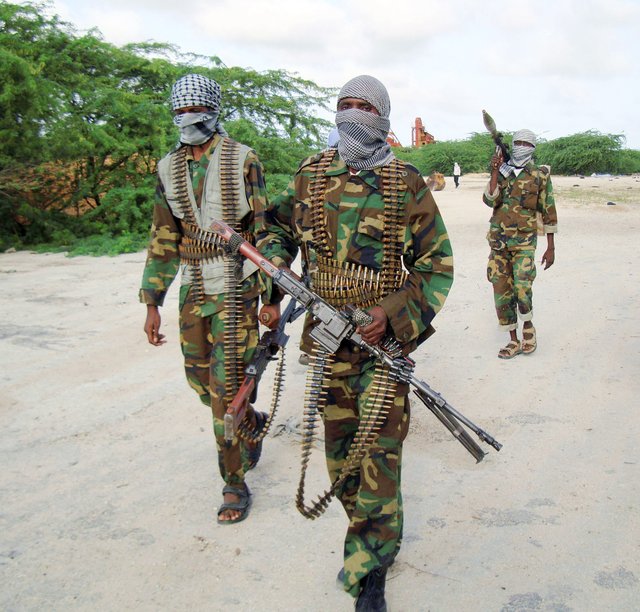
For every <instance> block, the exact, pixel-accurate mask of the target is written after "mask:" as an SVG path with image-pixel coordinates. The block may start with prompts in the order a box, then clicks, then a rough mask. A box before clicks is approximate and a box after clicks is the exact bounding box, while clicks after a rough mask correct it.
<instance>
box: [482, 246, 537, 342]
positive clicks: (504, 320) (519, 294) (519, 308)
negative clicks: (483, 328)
mask: <svg viewBox="0 0 640 612" xmlns="http://www.w3.org/2000/svg"><path fill="white" fill-rule="evenodd" d="M535 277H536V263H535V250H534V249H524V250H517V249H500V250H495V249H492V250H491V253H490V255H489V263H488V265H487V278H488V279H489V281H490V282H491V284H492V285H493V299H494V303H495V306H496V313H497V315H498V323H499V324H500V326H501V327H502V328H504V329H505V330H506V331H512V330H514V329H516V328H517V326H518V315H519V316H520V318H521V319H522V320H523V321H530V320H531V319H532V317H533V291H532V287H533V281H534V279H535Z"/></svg>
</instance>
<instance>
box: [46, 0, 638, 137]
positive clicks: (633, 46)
mask: <svg viewBox="0 0 640 612" xmlns="http://www.w3.org/2000/svg"><path fill="white" fill-rule="evenodd" d="M51 6H52V10H53V12H55V13H57V14H58V15H60V16H61V17H62V19H64V20H65V21H69V22H71V23H72V24H74V25H75V26H76V27H77V28H78V30H80V31H83V30H86V29H88V28H91V27H97V28H98V29H99V30H100V32H101V33H102V35H103V37H104V39H105V40H107V41H108V42H111V43H114V44H117V45H122V44H125V43H127V42H142V41H155V42H167V43H171V44H174V45H177V46H178V47H179V48H180V50H181V51H183V52H194V53H198V54H202V55H217V56H218V57H220V59H222V61H223V62H224V63H225V64H226V65H228V66H241V67H244V68H249V67H250V68H254V69H256V70H267V69H279V68H282V69H286V70H288V71H291V72H295V73H297V74H298V75H299V76H301V77H303V78H306V79H310V80H312V81H314V82H316V83H317V84H319V85H323V86H327V87H340V86H341V85H342V84H344V82H346V81H347V80H348V79H350V78H351V77H353V76H356V75H358V74H371V75H373V76H375V77H377V78H378V79H380V80H381V81H382V82H383V83H384V84H385V85H386V86H387V89H388V90H389V94H390V96H391V109H392V110H391V128H392V130H393V131H394V132H395V134H396V136H397V137H398V138H399V139H400V141H401V142H402V144H403V145H406V146H408V145H410V144H411V128H412V126H413V122H414V119H415V118H416V117H421V118H422V121H423V123H424V125H425V127H426V129H427V130H428V131H429V132H430V133H432V134H433V135H434V136H435V138H436V139H437V140H453V139H463V138H466V137H468V136H469V135H470V134H472V133H473V132H481V131H483V130H484V127H483V124H482V116H481V111H482V109H483V108H485V109H487V110H488V111H489V112H490V113H491V114H492V115H493V117H494V119H495V120H496V122H497V124H498V128H499V129H501V130H503V131H515V130H517V129H519V128H523V127H526V128H529V129H532V130H534V131H535V132H536V133H537V134H538V135H539V136H542V137H543V138H546V139H553V138H558V137H560V136H567V135H569V134H575V133H577V132H584V131H586V130H592V129H593V130H598V131H600V132H603V133H608V134H623V135H625V136H626V138H627V143H626V146H627V147H629V148H634V149H640V120H639V118H638V115H639V111H638V109H639V108H640V93H639V92H640V0H538V1H537V2H531V1H527V2H524V1H516V0H512V1H511V2H502V1H497V0H483V1H478V0H387V1H385V2H383V1H381V0H187V1H186V2H179V1H177V0H101V1H100V2H93V1H87V0H53V1H52V2H51Z"/></svg>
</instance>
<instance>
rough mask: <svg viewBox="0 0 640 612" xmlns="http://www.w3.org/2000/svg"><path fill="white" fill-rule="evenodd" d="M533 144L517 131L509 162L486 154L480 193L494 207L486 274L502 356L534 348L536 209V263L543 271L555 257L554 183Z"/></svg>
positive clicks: (531, 137)
mask: <svg viewBox="0 0 640 612" xmlns="http://www.w3.org/2000/svg"><path fill="white" fill-rule="evenodd" d="M535 148H536V136H535V134H534V133H533V132H532V131H531V130H519V131H517V132H516V133H515V134H514V135H513V147H512V149H513V150H512V152H511V158H510V159H509V161H508V162H506V163H505V162H504V159H503V157H502V153H501V151H500V150H499V149H498V150H497V151H496V153H495V154H494V155H493V157H492V158H491V178H490V180H489V184H488V185H487V188H486V190H485V192H484V194H483V197H482V200H483V202H484V203H485V204H486V205H487V206H490V207H491V208H492V209H493V215H492V216H491V220H490V225H489V233H488V234H487V239H488V241H489V246H490V248H491V252H490V254H489V264H488V266H487V278H488V279H489V281H490V282H491V283H492V284H493V293H494V301H495V306H496V312H497V315H498V322H499V324H500V327H501V328H502V329H504V330H505V331H508V332H509V336H510V339H509V342H508V344H507V345H506V346H505V347H503V348H501V349H500V351H499V352H498V357H500V358H501V359H511V358H512V357H515V356H516V355H518V354H520V353H524V354H529V353H533V351H535V350H536V347H537V339H536V330H535V327H534V326H533V293H532V285H533V281H534V279H535V277H536V264H535V251H536V245H537V238H538V234H537V213H540V214H541V215H542V222H543V231H544V233H545V234H546V236H547V248H546V250H545V252H544V254H543V255H542V260H541V263H542V265H543V266H544V269H545V270H546V269H547V268H550V267H551V266H552V265H553V263H554V261H555V245H554V234H555V233H556V232H557V229H558V215H557V213H556V205H555V200H554V197H553V186H552V184H551V175H550V173H549V169H548V168H546V167H545V166H537V165H536V164H535V163H534V162H533V153H534V151H535ZM518 316H519V317H520V319H521V320H522V321H523V322H524V323H523V329H522V344H521V343H520V340H519V339H518Z"/></svg>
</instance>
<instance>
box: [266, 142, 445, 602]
mask: <svg viewBox="0 0 640 612" xmlns="http://www.w3.org/2000/svg"><path fill="white" fill-rule="evenodd" d="M321 156H322V155H321V154H320V155H316V156H314V157H311V158H309V159H307V160H305V161H304V162H303V163H302V164H301V166H300V168H299V169H298V171H297V173H296V175H295V176H294V178H293V180H292V182H291V183H290V184H289V186H288V188H287V190H286V191H285V192H284V193H283V194H282V195H281V196H280V197H279V198H278V199H276V200H275V201H274V202H273V203H272V205H271V206H270V207H269V208H268V209H267V211H266V214H265V216H264V218H261V219H258V220H257V228H258V232H259V233H258V243H257V246H258V248H259V249H260V251H261V252H262V253H263V254H264V255H265V256H266V257H268V258H269V259H271V260H272V261H273V262H274V263H276V265H281V264H284V265H289V264H290V262H291V261H292V260H293V259H294V257H295V255H296V253H297V249H298V247H302V254H303V259H304V261H305V264H306V265H307V267H309V268H310V269H312V268H313V266H314V258H315V256H316V255H315V254H316V249H315V246H314V244H313V240H314V232H313V226H314V221H313V218H312V213H311V208H312V206H311V202H312V194H311V193H310V191H311V185H312V177H314V175H316V173H317V169H318V163H319V160H320V158H321ZM400 164H401V169H402V171H401V177H402V178H401V180H402V181H404V184H405V186H406V190H405V191H404V195H403V197H402V201H401V204H402V210H403V212H402V214H401V218H400V222H399V224H398V226H397V231H398V233H399V236H398V240H399V242H398V243H399V244H400V245H401V246H400V248H401V256H402V260H403V263H404V266H405V268H406V270H407V271H408V274H407V276H406V280H405V281H404V283H402V285H401V286H400V287H399V289H397V290H396V291H393V292H392V293H389V294H388V295H387V296H386V297H383V298H382V300H381V301H380V302H379V303H378V305H379V306H382V308H383V309H384V311H385V313H386V314H387V317H388V325H389V330H390V332H391V333H392V334H393V335H394V336H395V337H396V338H397V339H398V340H399V342H400V343H401V345H402V347H403V351H404V352H405V353H409V352H411V351H412V350H414V349H415V348H416V347H417V346H418V344H420V343H421V342H422V341H424V340H425V339H426V338H427V337H428V336H429V335H431V334H432V333H433V331H434V330H433V328H432V326H431V321H432V319H433V318H434V316H435V315H436V313H437V312H438V311H439V310H440V308H441V307H442V305H443V303H444V301H445V299H446V297H447V294H448V292H449V289H450V287H451V283H452V281H453V256H452V251H451V246H450V243H449V239H448V236H447V232H446V228H445V226H444V223H443V221H442V218H441V216H440V213H439V211H438V209H437V207H436V204H435V202H434V200H433V196H432V195H431V192H430V191H429V190H428V189H427V187H426V185H425V182H424V180H423V179H422V177H421V176H420V174H419V173H418V172H417V170H416V169H415V168H413V167H412V166H408V165H404V164H402V163H401V162H400ZM381 173H382V168H381V167H376V168H373V169H371V170H361V171H360V172H359V173H358V174H357V175H353V176H351V175H350V173H349V169H348V168H347V167H346V165H345V163H344V162H343V161H342V160H341V159H340V157H339V154H336V155H335V157H334V158H333V161H332V162H331V164H330V165H329V166H328V167H327V168H326V170H325V171H324V175H325V176H326V177H327V183H326V191H325V192H324V198H323V200H322V209H323V213H324V220H325V223H324V225H325V227H326V235H327V238H328V242H329V246H330V248H331V251H332V253H333V258H334V259H335V260H337V261H339V262H349V263H351V264H357V265H361V266H364V267H366V268H370V269H372V270H374V271H380V270H382V269H383V267H384V266H387V265H389V262H388V261H384V260H383V252H384V244H383V224H384V223H383V216H384V209H385V202H384V200H383V197H382V192H383V186H382V184H381ZM263 232H264V233H263ZM327 301H329V302H331V299H328V300H327ZM334 305H336V306H342V305H341V304H334ZM312 325H313V322H312V321H311V320H310V319H309V318H307V320H306V322H305V330H304V332H303V338H302V347H303V350H312V344H313V340H312V339H310V338H309V336H308V332H309V329H310V327H311V326H312ZM373 371H374V361H373V359H372V358H371V357H370V356H369V355H368V353H366V351H360V350H359V348H358V347H354V346H353V345H350V344H349V343H347V342H345V343H344V344H343V345H342V346H341V347H340V348H339V349H338V351H337V352H336V354H335V361H334V363H333V365H332V371H331V375H330V380H329V390H328V399H327V402H326V405H325V406H324V410H323V421H324V428H325V447H326V448H325V454H326V460H327V466H328V470H329V475H330V477H331V480H332V482H333V481H334V480H335V479H336V476H337V474H338V473H339V471H340V468H341V465H342V463H343V462H344V459H345V457H346V455H347V453H348V450H349V447H350V445H351V443H352V441H353V435H354V433H355V430H356V429H357V427H358V422H359V417H360V415H361V414H362V410H363V407H364V405H365V404H366V397H367V395H368V394H369V393H370V392H371V390H372V385H371V381H372V373H373ZM407 395H408V387H407V386H406V385H399V387H398V393H397V396H396V397H395V399H394V401H393V409H392V410H391V411H390V413H389V416H388V418H387V421H386V423H385V424H384V426H383V428H382V429H381V431H380V435H379V437H378V438H377V440H376V441H375V442H374V444H373V445H372V446H371V447H370V448H369V449H368V451H367V454H366V456H365V458H364V460H363V461H362V464H361V467H360V471H359V472H357V473H355V474H353V475H352V476H350V477H349V479H348V480H347V481H346V482H345V484H344V486H343V487H342V488H341V489H340V490H339V491H338V494H337V495H338V498H339V499H340V501H341V503H342V505H343V507H344V509H345V511H346V513H347V516H348V518H349V528H348V531H347V535H346V539H345V547H344V558H345V559H344V569H345V579H344V586H345V589H346V590H348V591H349V592H350V593H351V594H352V595H357V594H358V591H359V583H360V580H361V579H362V578H363V577H365V576H366V575H367V574H368V573H369V572H370V571H371V570H373V569H375V568H377V567H384V566H388V565H389V564H390V563H391V562H392V561H393V559H394V558H395V556H396V554H397V552H398V549H399V547H400V542H401V539H402V522H403V520H402V516H403V515H402V497H401V492H400V472H401V454H402V442H403V440H404V438H405V436H406V434H407V431H408V427H409V401H408V398H407Z"/></svg>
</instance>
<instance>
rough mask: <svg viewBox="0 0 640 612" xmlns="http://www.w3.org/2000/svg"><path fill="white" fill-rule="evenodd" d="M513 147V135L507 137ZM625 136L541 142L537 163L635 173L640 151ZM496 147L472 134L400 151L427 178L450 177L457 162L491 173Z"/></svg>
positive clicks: (556, 168)
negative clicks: (625, 144)
mask: <svg viewBox="0 0 640 612" xmlns="http://www.w3.org/2000/svg"><path fill="white" fill-rule="evenodd" d="M504 140H505V143H506V144H507V145H509V146H510V145H511V140H512V135H510V134H507V135H505V138H504ZM623 142H624V137H623V136H620V135H615V134H600V133H599V132H596V131H588V132H584V133H581V134H573V135H572V136H565V137H563V138H557V139H555V140H550V141H541V142H539V143H538V146H537V147H536V152H535V156H534V158H535V161H536V162H537V163H539V164H547V165H549V166H550V167H551V168H552V171H553V173H554V174H565V175H570V174H583V175H585V174H592V173H594V172H595V173H601V174H604V173H611V174H632V173H635V172H640V151H632V150H629V149H622V144H623ZM494 150H495V145H494V143H493V141H492V140H491V136H490V135H489V134H473V135H472V136H471V137H470V138H468V139H467V140H453V141H444V142H436V143H433V144H429V145H426V146H424V147H420V148H419V149H400V150H399V151H398V152H397V153H396V154H397V156H398V157H399V158H400V159H403V160H405V161H408V162H409V163H411V164H413V165H414V166H415V167H416V168H418V170H419V171H420V172H421V173H422V174H423V175H425V176H427V175H429V174H431V173H432V172H441V173H442V174H445V175H451V173H452V171H453V163H454V162H455V161H457V162H458V163H459V164H460V167H461V168H462V171H463V172H488V170H489V162H490V159H491V156H492V155H493V152H494Z"/></svg>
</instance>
